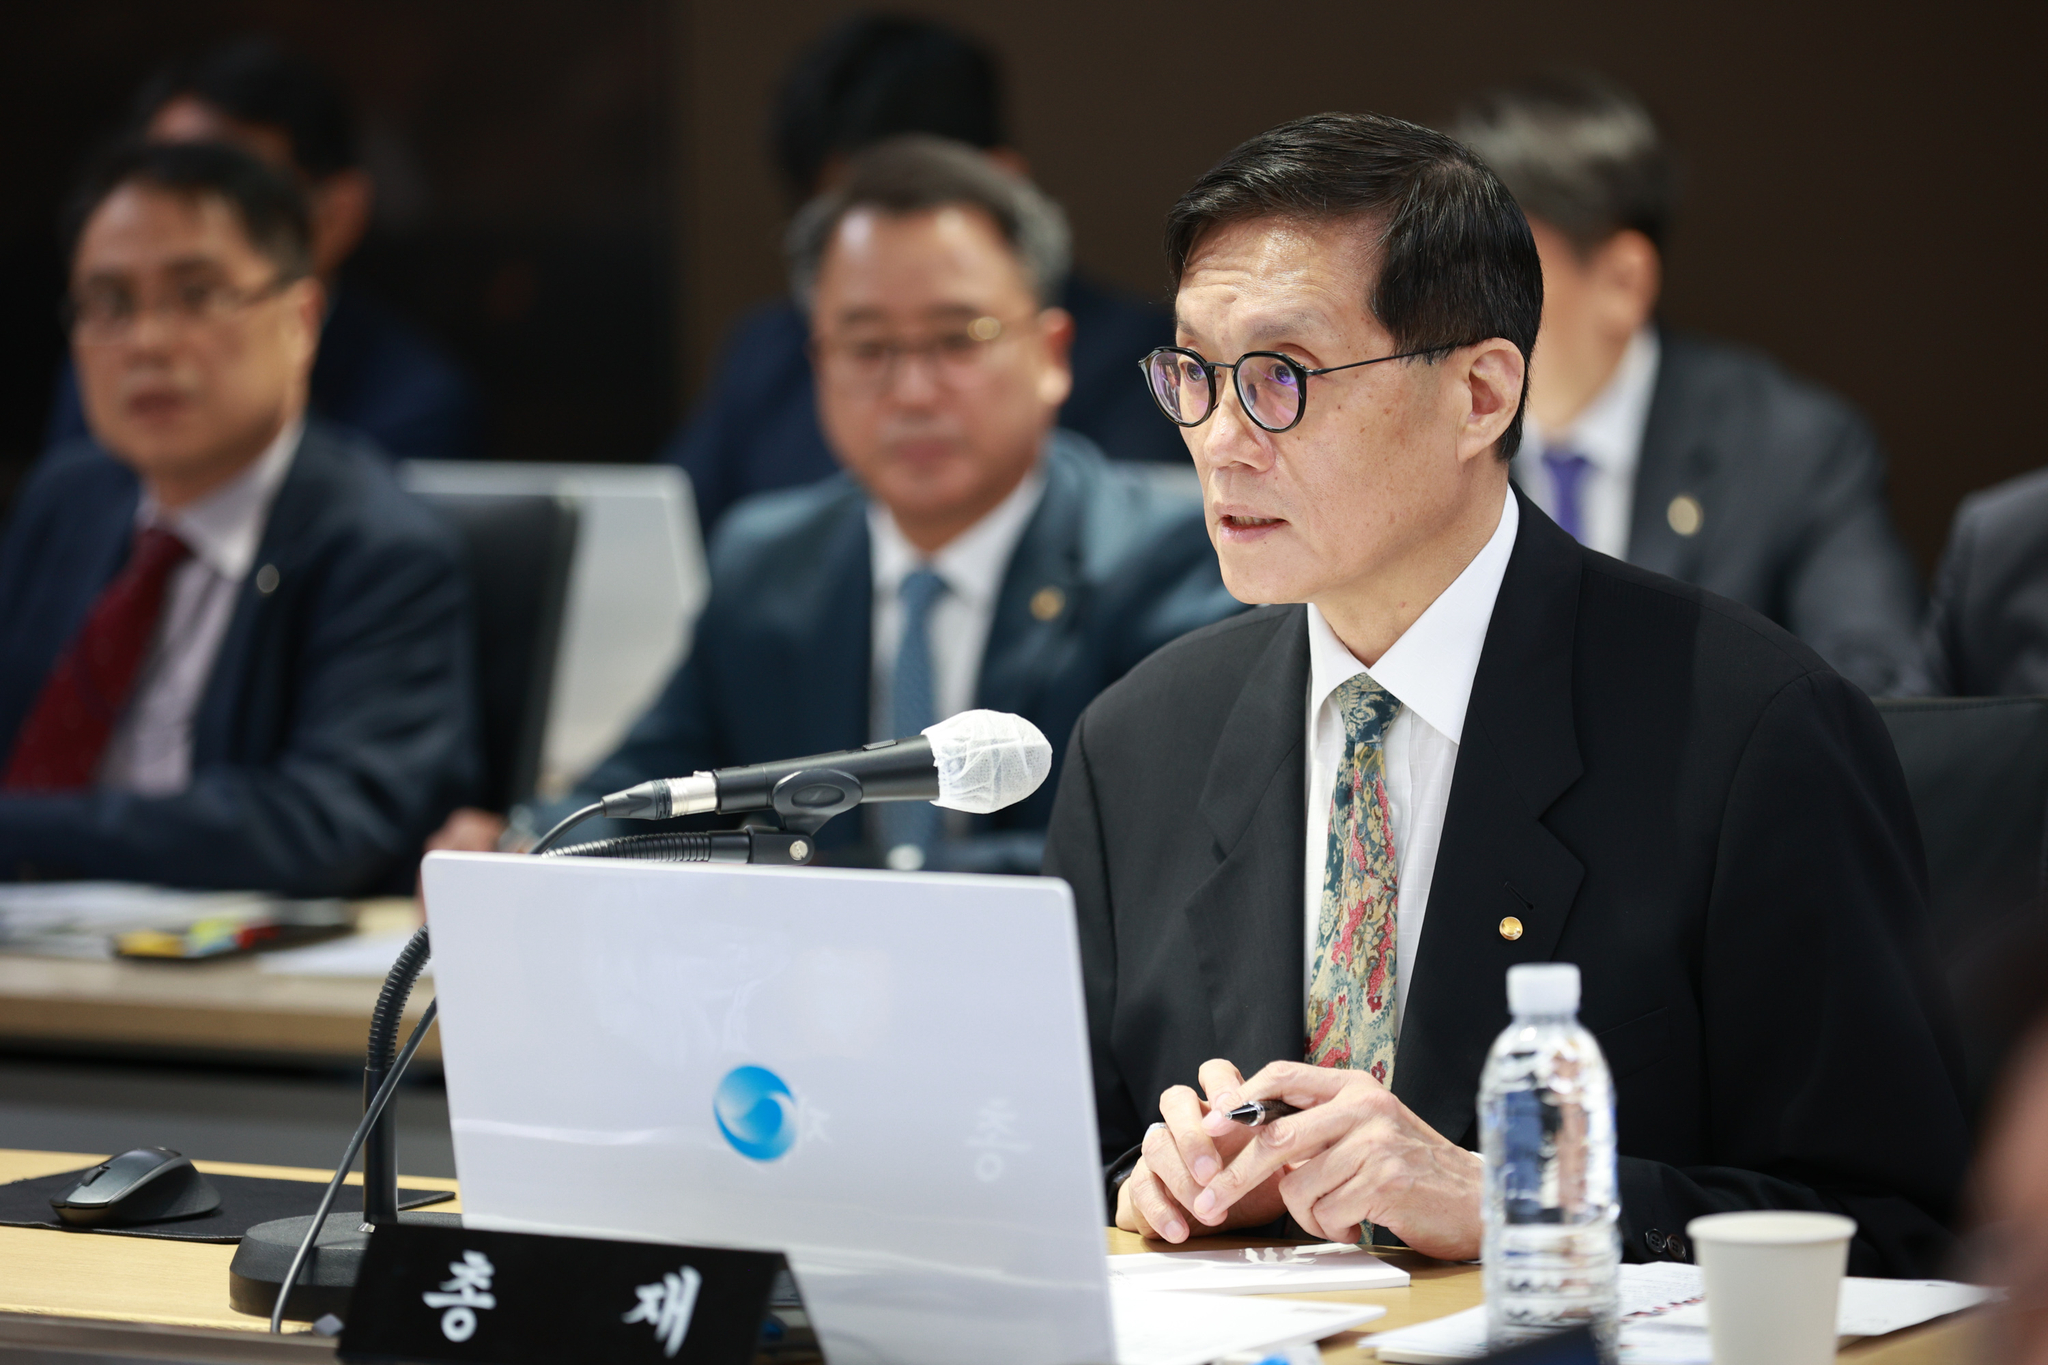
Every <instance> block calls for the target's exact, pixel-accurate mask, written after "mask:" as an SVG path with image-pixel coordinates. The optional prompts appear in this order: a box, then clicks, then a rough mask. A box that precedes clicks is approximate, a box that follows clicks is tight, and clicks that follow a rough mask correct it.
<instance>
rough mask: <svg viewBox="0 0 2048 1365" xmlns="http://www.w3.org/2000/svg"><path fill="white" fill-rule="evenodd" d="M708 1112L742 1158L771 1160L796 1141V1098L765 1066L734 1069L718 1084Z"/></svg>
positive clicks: (780, 1078)
mask: <svg viewBox="0 0 2048 1365" xmlns="http://www.w3.org/2000/svg"><path fill="white" fill-rule="evenodd" d="M711 1109H712V1112H713V1113H714V1114H716V1115H717V1116H718V1131H719V1132H721V1133H723V1134H725V1140H726V1141H727V1142H730V1143H731V1144H732V1147H733V1150H734V1151H736V1152H738V1153H739V1154H740V1155H741V1156H744V1157H751V1158H752V1159H753V1160H755V1161H773V1160H775V1158H776V1157H779V1156H781V1155H782V1154H783V1153H784V1152H786V1151H788V1150H789V1149H790V1145H791V1144H792V1143H794V1142H795V1141H796V1099H795V1097H794V1096H792V1095H791V1094H790V1093H789V1087H788V1086H786V1085H784V1084H783V1083H782V1077H780V1076H778V1075H776V1074H775V1073H774V1072H772V1071H770V1070H769V1069H768V1068H767V1067H765V1066H736V1067H734V1068H733V1069H732V1070H731V1071H728V1072H727V1073H726V1074H725V1079H724V1080H722V1081H720V1082H719V1083H718V1094H717V1095H715V1096H713V1097H712V1100H711Z"/></svg>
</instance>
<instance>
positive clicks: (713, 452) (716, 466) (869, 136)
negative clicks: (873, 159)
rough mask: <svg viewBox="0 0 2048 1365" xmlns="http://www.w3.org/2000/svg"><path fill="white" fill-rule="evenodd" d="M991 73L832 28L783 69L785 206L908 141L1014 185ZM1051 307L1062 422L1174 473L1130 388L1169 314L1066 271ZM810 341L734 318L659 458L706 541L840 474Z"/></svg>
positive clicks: (901, 29)
mask: <svg viewBox="0 0 2048 1365" xmlns="http://www.w3.org/2000/svg"><path fill="white" fill-rule="evenodd" d="M998 76H999V72H998V70H997V67H996V64H995V61H994V60H993V59H992V58H991V57H990V56H989V54H988V53H987V52H986V51H984V50H983V49H982V48H981V47H980V46H979V45H978V44H976V43H974V42H972V41H970V40H969V39H967V38H965V37H963V36H962V35H961V34H959V33H957V32H955V31H954V30H952V29H950V28H947V27H946V26H944V25H942V24H937V23H933V22H932V21H930V20H927V19H914V18H906V17H903V16H898V15H858V16H855V17H853V18H850V19H847V20H845V21H844V22H842V23H840V24H838V25H836V26H835V27H833V28H832V29H831V30H829V31H828V32H826V33H825V34H824V35H823V36H821V37H820V38H819V39H818V40H817V41H816V42H815V43H813V44H812V45H811V46H810V47H809V48H807V49H806V50H805V51H804V52H803V53H801V54H800V55H799V56H798V57H797V59H796V61H795V62H793V63H792V64H791V67H790V70H789V74H788V75H787V76H786V77H785V79H784V81H783V86H782V91H781V94H780V96H779V98H778V99H777V101H776V108H775V113H774V120H773V123H774V126H773V138H772V141H773V143H774V148H775V159H776V163H777V169H778V170H779V171H780V172H781V173H782V179H783V182H784V184H785V185H786V186H787V187H788V189H789V192H790V195H791V198H792V201H793V202H794V203H797V204H802V203H804V202H805V201H807V200H809V199H810V198H811V197H812V196H814V195H816V194H817V193H819V192H820V191H821V190H825V189H829V188H831V187H832V186H833V185H834V184H835V183H837V181H838V180H839V179H840V178H841V177H842V176H844V175H845V172H846V162H847V158H849V157H851V156H852V155H854V154H855V153H857V152H859V151H860V149H861V148H863V147H867V146H870V145H872V144H874V143H876V142H879V141H881V140H882V139H883V138H886V137H893V136H897V135H899V134H903V133H930V134H932V135H934V136H937V137H947V138H952V139H954V140H956V141H960V142H965V143H967V144H968V145H969V146H973V147H979V148H982V149H983V150H984V151H986V152H987V153H988V154H989V155H990V156H991V157H993V158H995V159H996V160H997V161H998V162H999V163H1000V164H1002V165H1004V166H1006V167H1007V168H1009V169H1011V170H1014V171H1017V172H1018V173H1020V174H1022V173H1023V172H1024V170H1025V166H1024V160H1023V158H1022V157H1021V156H1019V155H1018V154H1017V152H1016V151H1015V150H1014V149H1013V148H1011V147H1009V146H1008V145H1007V144H1008V136H1007V134H1006V132H1005V131H1004V128H1003V117H1002V101H1001V98H1000V90H999V84H1000V82H999V80H998ZM1057 302H1058V303H1059V305H1060V307H1061V308H1062V309H1064V310H1065V311H1066V312H1067V314H1068V315H1069V316H1071V317H1072V318H1073V320H1074V341H1073V345H1072V347H1071V348H1070V354H1069V366H1070V369H1071V371H1072V373H1073V387H1072V390H1071V391H1070V392H1069V393H1068V395H1067V401H1066V402H1065V403H1063V404H1062V405H1061V406H1060V414H1059V423H1060V425H1061V426H1062V427H1065V428H1067V429H1068V430H1070V431H1075V432H1078V433H1080V434H1081V435H1083V436H1086V437H1087V438H1088V439H1089V440H1091V441H1092V442H1094V443H1095V445H1096V446H1097V447H1099V448H1100V449H1101V450H1103V451H1104V452H1106V453H1107V454H1108V455H1109V456H1110V457H1111V458H1112V459H1117V460H1160V461H1165V462H1167V463H1169V464H1179V463H1180V462H1181V461H1182V459H1183V458H1184V456H1183V454H1182V451H1181V448H1180V442H1179V441H1177V440H1174V439H1173V435H1172V433H1171V432H1170V431H1168V432H1162V431H1161V430H1160V428H1159V423H1158V420H1157V419H1156V418H1155V417H1154V416H1153V414H1152V409H1151V404H1150V403H1148V402H1147V401H1146V399H1145V395H1144V394H1143V393H1141V392H1140V391H1139V390H1138V389H1137V387H1136V386H1135V385H1133V384H1132V383H1131V367H1132V365H1134V364H1135V363H1136V362H1137V359H1138V357H1139V356H1141V355H1143V354H1144V353H1145V352H1146V351H1148V350H1150V349H1151V348H1152V347H1154V346H1157V345H1159V344H1161V343H1162V342H1164V341H1166V340H1167V339H1168V338H1169V337H1170V336H1171V335H1172V332H1173V323H1172V320H1171V319H1170V318H1168V317H1167V316H1166V312H1165V310H1164V309H1161V308H1157V307H1154V306H1152V305H1150V304H1146V303H1141V302H1139V301H1138V300H1136V299H1133V298H1129V297H1126V296H1125V295H1123V294H1121V293H1119V292H1117V291H1115V290H1113V289H1110V288H1108V287H1106V286H1104V285H1101V284H1098V283H1096V282H1094V281H1092V280H1090V279H1088V278H1087V277H1086V276H1085V275H1083V274H1081V273H1079V272H1077V271H1068V272H1066V274H1065V282H1064V283H1063V284H1062V285H1061V287H1060V295H1059V298H1058V300H1057ZM810 336H811V329H810V324H809V322H808V321H807V320H806V319H805V317H804V315H803V312H802V310H801V309H800V308H798V306H797V305H796V303H795V302H793V301H791V300H789V299H786V298H785V299H779V300H777V301H775V302H773V303H770V304H765V305H763V306H762V307H760V308H758V309H756V310H754V311H753V312H752V313H750V314H748V315H747V316H746V317H745V318H743V319H741V320H740V322H739V323H738V325H737V326H735V327H734V328H733V330H732V334H731V335H730V336H729V337H728V338H727V339H726V342H725V344H724V346H723V348H722V349H721V352H720V356H719V358H718V360H717V361H716V362H715V363H714V372H713V378H712V380H711V382H710V383H709V384H707V385H706V386H705V389H704V392H703V394H702V395H700V396H699V398H698V400H697V406H696V409H695V410H694V411H693V412H692V413H691V414H690V419H689V421H688V422H687V423H685V424H684V426H683V427H682V429H681V430H680V431H678V432H677V433H676V435H675V437H674V438H673V439H672V440H671V441H670V443H669V445H668V447H667V449H666V450H664V451H663V453H662V458H663V459H666V460H671V461H674V462H675V463H676V464H679V465H681V466H682V468H683V471H684V472H685V473H687V474H688V475H689V476H690V483H691V487H692V489H693V491H694V492H695V494H696V499H697V512H698V515H699V516H700V517H701V518H702V519H703V522H704V526H705V528H706V530H707V531H708V530H709V529H710V528H712V527H713V526H715V525H716V524H717V522H718V519H719V518H720V517H722V516H723V515H725V511H726V509H727V508H729V507H731V506H732V505H733V504H734V503H736V502H738V501H739V500H740V499H741V498H744V497H747V496H749V495H750V494H754V493H762V492H767V491H770V490H772V489H777V488H793V487H795V486H797V485H798V484H804V483H811V482H813V481H815V480H818V479H822V478H825V477H826V476H828V475H829V474H831V473H832V472H833V470H834V469H836V468H837V464H836V463H835V461H834V459H833V456H832V451H831V448H830V446H829V445H828V444H827V442H826V439H825V433H824V432H823V430H822V429H821V428H820V427H819V424H818V410H817V405H816V403H815V401H814V400H813V398H812V389H813V381H812V374H811V356H810V350H809V344H810Z"/></svg>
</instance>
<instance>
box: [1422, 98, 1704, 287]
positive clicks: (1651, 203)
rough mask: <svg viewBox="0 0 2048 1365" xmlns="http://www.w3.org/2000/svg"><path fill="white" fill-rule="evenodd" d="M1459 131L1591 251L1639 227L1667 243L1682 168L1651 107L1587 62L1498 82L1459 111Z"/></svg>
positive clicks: (1547, 218) (1538, 211) (1540, 214)
mask: <svg viewBox="0 0 2048 1365" xmlns="http://www.w3.org/2000/svg"><path fill="white" fill-rule="evenodd" d="M1450 131H1451V134H1452V136H1454V137H1456V138H1457V139H1458V140H1459V141H1461V142H1463V143H1464V144H1465V145H1466V146H1468V147H1470V148H1471V149H1472V150H1473V151H1475V152H1477V153H1479V156H1480V158H1481V159H1482V160H1484V161H1485V162H1486V164H1487V165H1489V166H1491V167H1493V172H1494V174H1495V175H1498V176H1499V177H1500V178H1501V180H1502V181H1503V182H1504V183H1505V184H1506V185H1507V187H1508V189H1509V190H1510V191H1512V192H1513V193H1514V196H1515V198H1516V199H1517V200H1518V201H1519V202H1520V203H1521V205H1522V208H1523V210H1524V211H1525V212H1527V213H1529V214H1530V215H1531V216H1533V217H1536V218H1541V219H1542V220H1543V221H1544V222H1545V223H1548V224H1550V225H1551V226H1552V227H1555V228H1556V229H1557V230H1558V231H1560V232H1562V233H1564V234H1565V235H1566V236H1567V237H1569V238H1571V239H1572V241H1573V242H1575V243H1576V244H1577V245H1578V246H1579V248H1580V249H1581V250H1590V249H1591V248H1593V247H1596V246H1598V245H1600V243H1602V242H1604V241H1606V240H1607V239H1608V238H1610V237H1612V236H1613V235H1614V234H1615V233H1617V232H1621V231H1624V230H1627V229H1633V230H1635V231H1637V232H1640V233H1642V234H1643V235H1644V236H1645V237H1647V238H1649V239H1650V241H1651V243H1652V244H1654V245H1655V246H1656V247H1657V248H1658V249H1659V250H1662V249H1663V247H1664V239H1665V234H1666V233H1667V232H1668V231H1669V229H1670V226H1671V213H1672V209H1673V208H1674V207H1675V206H1676V204H1677V200H1678V168H1677V165H1676V162H1675V160H1674V158H1673V157H1672V154H1671V150H1670V148H1669V147H1668V146H1667V145H1666V144H1665V142H1664V139H1663V137H1662V136H1661V135H1660V134H1659V133H1658V131H1657V121H1656V120H1655V119H1653V118H1651V117H1650V111H1649V110H1648V109H1645V108H1644V107H1643V105H1642V102H1641V101H1639V100H1638V99H1636V97H1635V96H1634V95H1631V94H1630V93H1629V92H1628V91H1626V90H1624V89H1622V88H1621V87H1620V86H1619V85H1616V84H1615V83H1614V82H1612V81H1610V80H1607V79H1606V78H1605V77H1602V76H1596V75H1594V74H1592V73H1591V72H1586V71H1560V72H1551V73H1549V74H1547V75H1541V76H1536V77H1532V78H1531V79H1529V80H1525V81H1520V82H1518V83H1516V84H1514V85H1509V86H1503V87H1502V88H1500V89H1498V90H1491V91H1488V92H1487V93H1486V94H1483V95H1480V96H1479V97H1478V98H1476V99H1473V100H1471V101H1470V102H1468V103H1467V104H1466V105H1465V106H1464V107H1463V108H1462V109H1460V110H1459V111H1458V116H1457V118H1456V120H1455V121H1454V122H1453V123H1452V125H1451V130H1450Z"/></svg>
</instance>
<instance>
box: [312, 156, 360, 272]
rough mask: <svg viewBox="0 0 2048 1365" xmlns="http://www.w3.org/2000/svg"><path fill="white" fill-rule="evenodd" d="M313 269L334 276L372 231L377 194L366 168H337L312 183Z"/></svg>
mask: <svg viewBox="0 0 2048 1365" xmlns="http://www.w3.org/2000/svg"><path fill="white" fill-rule="evenodd" d="M311 198H312V209H313V269H314V270H315V271H317V272H318V273H319V274H320V276H321V278H323V279H325V278H328V277H331V276H332V275H333V274H334V272H335V271H336V270H338V269H340V268H341V263H342V262H343V261H345V260H347V259H348V258H349V254H350V253H351V252H353V251H354V250H355V249H356V247H357V246H358V245H360V244H361V243H362V240H363V234H364V233H366V232H368V231H369V230H370V212H371V210H372V208H373V207H374V205H375V201H376V193H375V189H374V187H373V186H372V184H371V182H370V176H369V173H368V172H367V171H361V170H345V171H336V172H335V173H334V174H332V175H330V176H327V177H326V178H325V179H323V180H321V181H320V182H319V183H318V184H316V185H314V186H313V193H312V196H311Z"/></svg>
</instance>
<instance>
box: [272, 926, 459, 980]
mask: <svg viewBox="0 0 2048 1365" xmlns="http://www.w3.org/2000/svg"><path fill="white" fill-rule="evenodd" d="M411 937H412V935H411V934H409V933H400V934H356V935H353V936H351V937H349V938H337V939H334V940H332V941H330V942H327V943H309V944H307V945H306V946H305V947H303V948H280V949H278V950H277V951H275V952H269V953H265V954H263V956H262V957H260V958H258V959H257V960H256V970H258V971H260V972H274V973H277V974H279V975H283V976H384V975H387V974H388V973H389V972H390V971H391V964H392V963H394V962H396V961H397V960H398V954H399V951H400V950H401V949H402V948H404V947H405V944H406V940H408V939H410V938H411ZM420 975H421V977H422V978H427V977H431V976H432V975H433V967H432V966H431V965H429V966H428V968H427V970H426V971H424V972H422V973H420Z"/></svg>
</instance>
